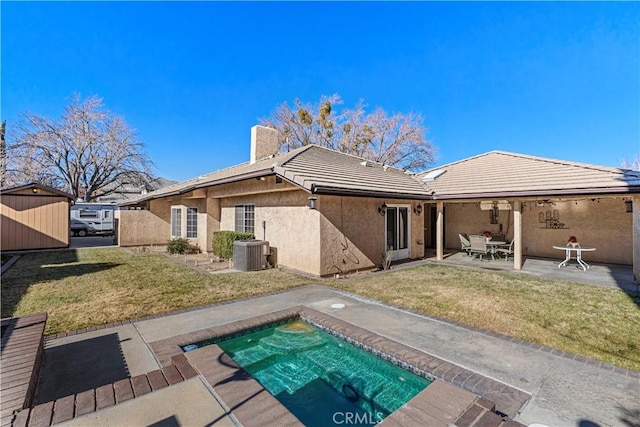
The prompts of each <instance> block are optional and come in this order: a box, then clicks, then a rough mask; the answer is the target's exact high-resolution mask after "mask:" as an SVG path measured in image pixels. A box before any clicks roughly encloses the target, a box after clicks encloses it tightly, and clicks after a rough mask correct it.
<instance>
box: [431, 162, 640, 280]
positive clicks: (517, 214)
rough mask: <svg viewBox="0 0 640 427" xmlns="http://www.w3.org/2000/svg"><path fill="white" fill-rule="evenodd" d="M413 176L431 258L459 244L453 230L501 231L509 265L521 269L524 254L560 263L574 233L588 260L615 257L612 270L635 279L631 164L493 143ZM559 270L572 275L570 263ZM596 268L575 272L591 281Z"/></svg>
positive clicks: (638, 234) (635, 195) (636, 184)
mask: <svg viewBox="0 0 640 427" xmlns="http://www.w3.org/2000/svg"><path fill="white" fill-rule="evenodd" d="M420 178H421V179H422V181H423V183H424V185H425V186H426V187H427V188H429V189H430V190H431V196H432V200H430V201H429V202H427V203H426V205H425V208H426V209H425V210H426V212H427V216H426V217H425V246H426V251H427V252H428V251H429V250H432V251H434V253H435V256H434V259H435V260H437V261H441V262H444V261H445V254H446V253H447V251H450V250H452V249H461V246H460V240H459V236H458V234H467V235H473V234H484V233H490V234H494V235H495V234H500V235H504V239H505V240H506V241H507V242H511V241H513V254H512V258H511V259H512V261H511V262H510V264H511V265H510V268H511V269H514V270H522V269H524V268H525V265H526V264H527V263H529V261H528V260H535V259H557V260H558V263H560V262H561V261H562V260H563V259H564V257H565V251H564V250H563V248H564V247H566V245H567V241H568V239H569V238H571V237H572V236H573V237H575V238H576V239H577V241H578V243H579V244H580V246H581V247H582V248H586V247H589V248H593V249H592V250H591V251H590V252H585V253H584V254H583V259H584V260H585V261H586V262H587V263H589V264H592V263H596V264H602V265H604V264H607V265H619V266H620V267H619V268H618V267H616V268H614V270H615V271H616V273H615V276H616V277H618V276H619V275H620V274H622V275H626V276H627V277H624V278H623V279H620V280H622V281H623V282H625V283H626V282H630V283H632V284H633V283H638V282H639V281H640V208H638V207H640V172H638V171H631V170H625V169H619V168H610V167H604V166H595V165H586V164H580V163H574V162H567V161H561V160H554V159H545V158H540V157H533V156H527V155H522V154H515V153H507V152H501V151H492V152H489V153H486V154H482V155H479V156H476V157H471V158H468V159H465V160H461V161H459V162H455V163H451V164H448V165H444V166H441V167H439V168H437V169H435V170H432V171H427V172H425V173H424V174H422V175H421V176H420ZM634 208H635V209H634ZM575 255H576V253H575V251H574V253H573V256H574V257H575ZM492 264H495V265H499V263H498V262H493V263H492ZM502 264H504V263H502ZM529 264H530V265H531V264H535V262H531V263H529ZM625 266H627V267H628V268H625ZM555 268H556V269H558V268H557V263H556V266H555ZM560 270H566V271H560V272H559V273H560V274H566V275H568V276H569V277H571V278H572V280H573V278H574V276H577V275H576V274H572V273H574V272H573V271H571V270H573V268H571V267H563V268H562V269H560ZM597 270H598V269H594V268H590V269H588V270H586V271H582V270H580V272H581V273H586V274H582V276H585V277H588V276H591V278H592V279H593V280H595V281H598V280H601V279H602V278H601V277H597V276H598V275H597ZM607 274H608V273H607ZM605 275H606V274H605ZM567 280H570V279H567ZM589 280H591V279H589Z"/></svg>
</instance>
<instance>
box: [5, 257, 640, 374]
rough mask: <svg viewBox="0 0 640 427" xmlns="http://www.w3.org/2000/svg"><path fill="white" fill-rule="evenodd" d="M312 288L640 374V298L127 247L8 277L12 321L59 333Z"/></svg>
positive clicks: (571, 287)
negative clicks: (256, 264)
mask: <svg viewBox="0 0 640 427" xmlns="http://www.w3.org/2000/svg"><path fill="white" fill-rule="evenodd" d="M311 283H322V284H326V285H328V286H333V287H336V288H340V289H344V290H346V291H349V292H353V293H357V294H360V295H364V296H367V297H371V298H374V299H377V300H380V301H384V302H388V303H392V304H395V305H398V306H401V307H406V308H410V309H412V310H417V311H420V312H423V313H426V314H431V315H435V316H440V317H444V318H448V319H452V320H457V321H460V322H463V323H466V324H470V325H474V326H478V327H482V328H485V329H489V330H495V331H499V332H502V333H505V334H508V335H512V336H516V337H518V338H521V339H524V340H528V341H534V342H537V343H540V344H544V345H548V346H550V347H554V348H558V349H561V350H565V351H568V352H571V353H577V354H581V355H584V356H588V357H592V358H594V359H598V360H602V361H605V362H608V363H612V364H615V365H618V366H622V367H625V368H629V369H634V370H640V328H638V325H640V295H638V294H637V293H626V292H623V291H620V290H616V289H610V288H604V287H602V288H601V287H597V286H591V285H582V284H578V283H572V282H559V281H552V280H545V279H540V278H536V277H531V276H525V275H513V274H507V273H496V272H488V271H483V270H472V269H462V268H456V267H450V266H443V265H433V264H429V265H424V266H421V267H417V268H412V269H406V270H398V271H395V272H390V273H385V274H373V275H363V276H360V277H353V278H350V279H343V280H324V281H321V280H314V279H310V278H308V277H303V276H298V275H295V274H292V273H288V272H284V271H280V270H268V271H262V272H255V273H243V274H219V275H211V274H206V273H200V272H198V271H195V270H193V269H191V268H189V267H187V266H185V265H182V264H180V263H176V262H173V261H172V260H171V259H169V258H168V257H166V256H164V255H162V254H150V253H136V254H133V253H130V252H128V251H125V250H121V249H117V248H114V249H94V250H82V251H63V252H42V253H38V254H29V255H25V256H23V257H22V258H21V259H20V260H19V261H18V263H17V264H15V265H14V266H13V267H12V268H11V269H10V270H9V271H8V272H7V273H5V274H4V275H3V276H2V317H6V316H13V315H21V314H27V313H33V312H39V311H46V312H48V313H49V320H48V322H47V330H46V333H48V334H51V333H57V332H63V331H67V330H73V329H77V328H81V327H87V326H92V325H99V324H104V323H112V322H115V321H118V320H125V319H134V318H139V317H144V316H148V315H151V314H157V313H163V312H169V311H174V310H179V309H181V308H185V307H193V306H200V305H205V304H211V303H215V302H220V301H225V300H230V299H234V298H240V297H246V296H251V295H258V294H261V293H265V292H272V291H279V290H284V289H289V288H294V287H298V286H302V285H305V284H311Z"/></svg>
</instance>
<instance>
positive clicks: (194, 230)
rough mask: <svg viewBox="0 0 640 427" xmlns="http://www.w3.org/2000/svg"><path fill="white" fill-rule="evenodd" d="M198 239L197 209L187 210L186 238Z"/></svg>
mask: <svg viewBox="0 0 640 427" xmlns="http://www.w3.org/2000/svg"><path fill="white" fill-rule="evenodd" d="M197 237H198V208H187V238H189V239H195V238H197Z"/></svg>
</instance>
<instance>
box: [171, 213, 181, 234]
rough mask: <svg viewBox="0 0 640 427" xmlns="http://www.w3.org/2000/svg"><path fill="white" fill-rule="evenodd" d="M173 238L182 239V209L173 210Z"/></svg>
mask: <svg viewBox="0 0 640 427" xmlns="http://www.w3.org/2000/svg"><path fill="white" fill-rule="evenodd" d="M171 237H182V208H171Z"/></svg>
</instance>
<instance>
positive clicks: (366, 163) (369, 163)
mask: <svg viewBox="0 0 640 427" xmlns="http://www.w3.org/2000/svg"><path fill="white" fill-rule="evenodd" d="M360 164H361V165H362V166H364V167H365V168H370V167H371V166H373V164H372V163H371V162H368V161H366V160H365V161H364V162H360Z"/></svg>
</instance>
